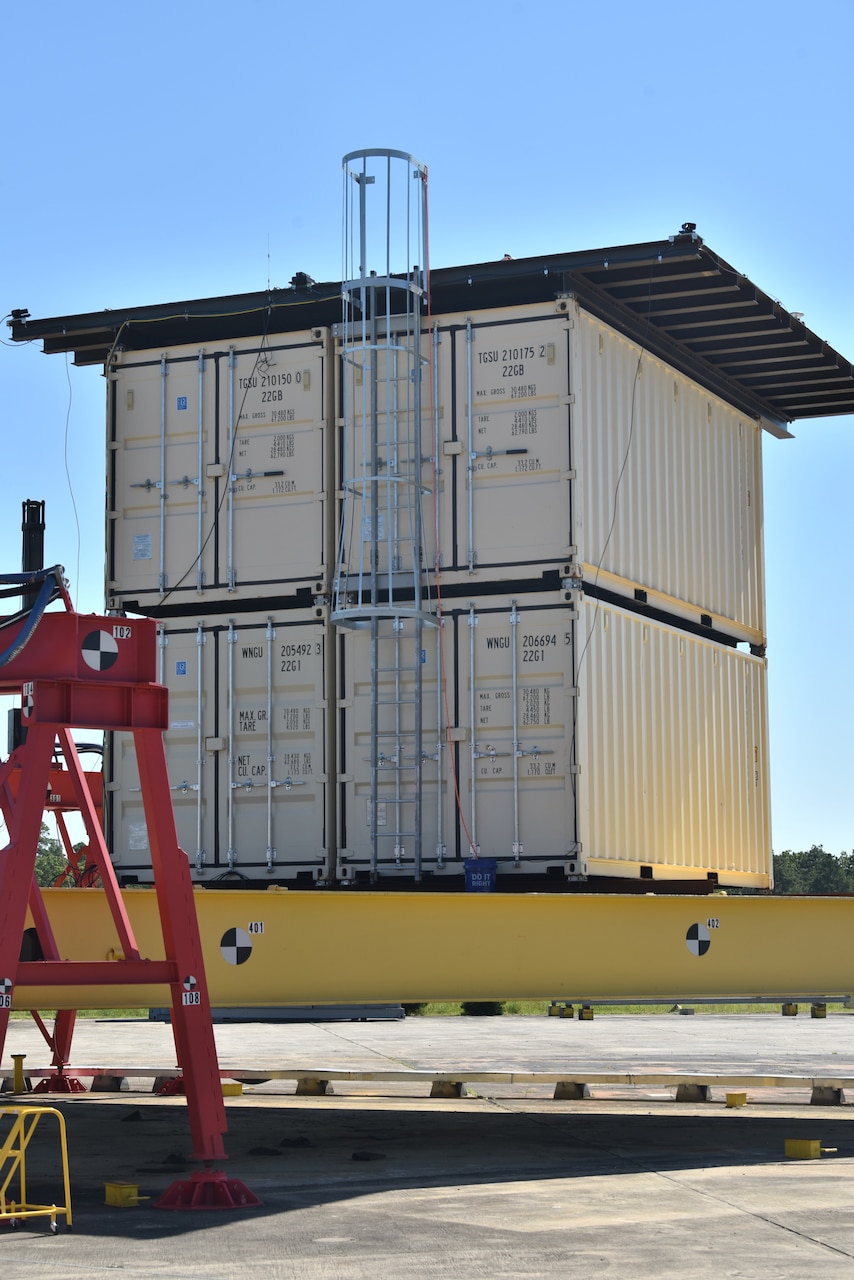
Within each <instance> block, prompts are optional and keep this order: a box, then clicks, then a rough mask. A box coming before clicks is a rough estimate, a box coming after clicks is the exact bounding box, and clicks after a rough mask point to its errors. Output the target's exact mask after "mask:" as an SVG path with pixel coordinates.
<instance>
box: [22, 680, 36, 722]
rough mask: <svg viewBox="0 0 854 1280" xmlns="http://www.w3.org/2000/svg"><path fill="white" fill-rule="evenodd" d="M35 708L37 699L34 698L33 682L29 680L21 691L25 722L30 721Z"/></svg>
mask: <svg viewBox="0 0 854 1280" xmlns="http://www.w3.org/2000/svg"><path fill="white" fill-rule="evenodd" d="M34 706H35V697H34V696H33V682H32V680H28V681H27V683H26V684H25V685H24V686H23V688H22V690H21V714H22V715H23V717H24V719H25V720H29V718H30V716H31V715H32V713H33V707H34Z"/></svg>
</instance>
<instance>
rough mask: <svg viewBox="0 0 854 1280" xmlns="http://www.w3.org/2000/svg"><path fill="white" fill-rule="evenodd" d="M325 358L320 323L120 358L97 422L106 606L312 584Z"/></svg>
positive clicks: (321, 495)
mask: <svg viewBox="0 0 854 1280" xmlns="http://www.w3.org/2000/svg"><path fill="white" fill-rule="evenodd" d="M326 366H327V356H326V331H325V330H313V331H311V332H308V331H306V332H300V333H296V334H292V335H288V337H287V339H286V340H283V339H282V338H281V337H277V338H275V339H270V340H268V339H265V338H260V337H259V338H254V339H242V340H241V341H239V342H235V343H232V344H229V346H228V347H226V348H222V349H218V350H208V351H199V350H192V349H190V348H188V347H179V348H176V349H174V350H172V351H169V352H167V353H162V354H161V353H156V352H147V353H140V354H139V355H134V356H133V357H131V356H127V355H126V356H124V357H123V361H122V363H120V364H119V365H118V367H117V368H116V370H115V372H114V373H112V374H111V389H112V396H111V410H110V419H111V420H110V423H109V425H108V521H107V595H108V599H109V602H110V603H111V604H112V605H113V606H114V607H119V608H121V607H123V606H124V605H125V604H127V603H128V602H131V603H132V602H134V601H135V602H137V604H138V606H139V607H140V608H141V609H145V608H146V607H147V606H150V607H155V606H158V605H163V604H168V605H170V606H171V607H174V606H176V605H178V604H180V603H181V602H182V601H185V600H186V598H187V596H188V595H189V596H193V597H200V598H204V599H205V600H208V601H211V600H225V599H228V600H233V601H239V602H241V603H244V604H245V603H246V602H248V601H253V600H255V599H258V598H262V597H265V596H266V597H268V598H270V597H275V596H278V595H284V596H288V595H293V594H294V592H295V591H296V590H297V589H298V588H299V587H301V586H307V587H308V589H309V590H311V591H313V592H315V593H317V592H320V591H322V590H323V589H324V586H325V577H326V574H327V568H328V563H329V548H328V541H329V537H328V532H327V529H326V524H325V502H326V496H327V492H328V486H329V477H328V476H327V473H326V469H327V431H326V430H325V427H326V421H327V416H326V415H327V398H328V389H327V383H326ZM238 607H239V606H238Z"/></svg>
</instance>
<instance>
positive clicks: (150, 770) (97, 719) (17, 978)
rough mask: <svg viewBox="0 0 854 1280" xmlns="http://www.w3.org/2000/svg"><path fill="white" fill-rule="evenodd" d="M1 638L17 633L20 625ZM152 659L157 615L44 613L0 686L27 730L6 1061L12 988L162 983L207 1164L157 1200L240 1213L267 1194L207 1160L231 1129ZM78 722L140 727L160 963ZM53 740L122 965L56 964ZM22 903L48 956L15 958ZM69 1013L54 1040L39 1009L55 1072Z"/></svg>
mask: <svg viewBox="0 0 854 1280" xmlns="http://www.w3.org/2000/svg"><path fill="white" fill-rule="evenodd" d="M3 634H4V636H6V635H9V634H12V635H14V630H12V631H11V632H10V631H8V630H7V631H5V632H4V633H3ZM93 636H95V637H96V640H97V641H99V642H100V643H101V644H102V645H103V646H104V647H105V656H104V657H103V659H101V658H100V656H99V655H96V658H95V662H96V663H97V662H98V661H101V662H102V664H103V666H104V670H99V669H98V668H97V666H93V659H92V656H91V650H90V651H89V652H88V656H87V651H86V646H87V644H89V643H90V642H91V640H92V637H93ZM155 653H156V623H155V622H154V621H152V620H151V619H133V620H117V619H116V618H109V617H100V616H97V615H86V616H83V615H79V614H74V613H70V612H68V613H45V614H44V615H43V617H42V618H41V619H40V621H39V622H38V625H37V627H36V629H35V631H34V632H33V635H32V637H31V639H30V640H29V642H28V643H27V644H26V645H25V647H24V649H23V650H22V651H21V652H20V653H18V654H17V655H16V656H15V657H13V658H12V660H11V661H9V662H7V663H6V665H5V666H3V667H0V692H2V693H12V694H19V695H21V698H22V718H21V720H22V726H23V727H24V728H25V729H26V738H25V741H24V743H23V745H22V746H19V747H17V748H16V750H14V751H13V752H12V754H11V755H10V756H9V758H8V759H7V760H6V761H5V762H4V763H3V764H2V765H0V807H1V808H2V812H3V817H4V819H5V822H6V826H7V829H8V833H9V843H8V844H7V845H6V847H5V848H4V849H0V1056H2V1052H3V1047H4V1044H5V1037H6V1027H7V1025H8V1019H9V1011H10V1009H11V1006H12V1003H13V991H14V987H15V986H17V985H23V986H26V987H36V988H38V987H40V986H60V985H64V986H87V985H89V986H91V985H107V986H116V987H121V986H123V985H134V984H139V983H144V984H151V983H163V984H165V985H166V984H168V986H169V988H170V992H171V999H172V1027H173V1032H174V1036H175V1048H176V1053H177V1059H178V1064H179V1066H180V1067H181V1069H182V1072H183V1076H184V1080H185V1082H186V1095H187V1109H188V1113H189V1122H190V1130H191V1134H192V1139H193V1159H195V1160H199V1161H202V1162H204V1164H205V1166H206V1168H205V1171H204V1172H202V1173H198V1174H195V1175H193V1179H192V1181H191V1182H190V1183H177V1184H175V1185H174V1187H173V1188H170V1191H169V1192H167V1193H166V1195H165V1196H164V1198H163V1200H162V1201H161V1205H162V1207H166V1208H197V1207H198V1208H202V1207H207V1208H210V1207H223V1208H225V1207H234V1206H237V1205H239V1206H241V1207H245V1206H247V1205H249V1204H257V1203H259V1201H258V1200H257V1199H256V1197H255V1196H254V1195H253V1194H252V1192H251V1191H249V1190H248V1189H247V1188H245V1187H244V1186H243V1184H242V1183H239V1182H238V1181H237V1180H234V1179H226V1178H225V1175H224V1174H223V1173H221V1172H219V1171H215V1170H213V1169H212V1168H211V1166H212V1165H213V1164H215V1163H218V1162H220V1161H222V1160H224V1159H225V1158H226V1154H225V1149H224V1146H223V1138H222V1135H223V1134H224V1133H225V1131H226V1128H227V1125H226V1119H225V1107H224V1104H223V1100H222V1088H221V1084H220V1075H219V1067H218V1064H217V1057H216V1046H215V1044H214V1035H213V1023H212V1019H211V1009H210V1000H209V997H208V989H207V983H206V980H205V970H204V963H203V958H202V946H201V939H200V936H199V930H198V923H197V919H196V911H195V905H194V902H193V887H192V882H191V878H190V870H189V864H188V861H187V855H186V854H185V853H184V851H183V850H182V849H181V848H180V847H179V845H178V837H177V833H176V829H175V819H174V815H173V812H172V801H171V796H170V791H169V780H168V776H167V772H166V758H165V753H164V749H163V738H162V732H163V729H164V728H166V726H167V723H168V718H167V692H166V689H165V688H163V686H162V685H158V684H156V683H154V681H153V678H152V677H153V675H154V661H155ZM117 676H118V677H119V678H118V679H117V678H116V677H117ZM72 728H77V729H106V730H117V731H124V732H129V733H132V735H133V740H134V746H135V749H136V756H137V764H138V769H139V779H140V787H141V791H142V799H143V805H144V811H145V820H146V825H147V829H148V839H149V845H150V849H151V860H152V866H153V870H154V886H155V891H156V893H157V903H158V910H159V915H160V924H161V929H162V934H163V944H164V951H165V955H166V959H165V960H151V959H146V958H145V957H143V956H141V955H140V951H139V948H138V946H137V943H136V939H135V938H134V934H133V929H132V927H131V923H130V920H129V918H128V914H127V911H126V910H125V906H124V903H123V901H122V897H121V892H120V890H119V886H118V882H117V880H116V876H115V872H114V870H113V865H112V862H111V859H110V856H109V852H108V850H107V847H106V843H105V841H104V836H103V832H102V830H101V825H100V821H99V811H98V808H99V807H98V806H96V803H95V801H94V799H93V796H92V792H91V790H90V787H89V785H88V783H87V779H86V774H85V773H84V771H83V768H82V765H81V763H80V758H79V756H78V753H77V748H76V746H75V743H74V740H73V738H72V736H71V729H72ZM57 740H58V742H59V745H60V747H61V750H62V755H63V757H64V760H65V765H66V769H67V778H66V779H64V781H65V783H66V786H65V792H66V795H65V800H66V807H68V803H67V802H68V800H69V795H68V789H69V788H70V792H71V795H72V796H73V800H74V807H76V808H77V809H79V811H80V813H81V815H82V818H83V822H84V824H85V827H86V832H87V835H88V838H89V848H88V850H87V853H86V858H87V864H88V865H91V866H92V867H93V868H94V869H95V870H96V871H97V873H98V874H99V875H100V878H101V882H102V884H103V888H104V892H105V895H106V899H107V903H108V905H109V909H110V912H111V914H112V917H113V922H114V925H115V929H116V935H117V953H118V954H119V956H120V957H121V958H119V959H116V960H105V961H100V960H92V961H68V960H62V959H61V958H60V953H59V950H58V948H57V944H56V940H55V938H54V934H53V930H52V928H51V924H50V919H49V917H48V912H47V908H46V905H45V902H44V899H43V897H42V894H41V890H40V889H39V886H38V884H37V882H36V878H35V859H36V854H37V851H38V843H39V836H40V833H41V824H42V818H43V815H44V811H45V808H46V804H47V800H48V797H49V796H50V784H51V779H52V776H53V772H52V771H53V769H54V767H55V766H54V754H55V747H56V743H57ZM12 779H14V782H13V781H12ZM70 892H74V890H70ZM28 907H29V910H30V914H31V916H32V919H33V923H34V925H35V929H36V932H37V935H38V939H39V943H40V945H41V950H42V954H43V956H44V959H41V960H21V959H20V958H19V957H20V953H21V946H22V942H23V937H24V929H25V925H26V917H27V908H28ZM120 1003H121V999H120V996H119V997H118V998H117V1004H120ZM75 1016H76V1015H75V1013H74V1012H72V1011H60V1012H59V1013H58V1014H57V1017H56V1024H55V1027H54V1032H53V1036H52V1037H51V1036H50V1034H49V1033H48V1032H47V1029H46V1028H45V1026H44V1023H43V1022H42V1021H41V1018H39V1017H38V1015H37V1014H35V1013H34V1017H35V1018H36V1021H37V1022H38V1024H39V1026H40V1027H41V1029H42V1033H43V1034H44V1035H45V1037H46V1038H47V1040H48V1043H49V1044H50V1045H51V1048H52V1049H53V1062H54V1065H55V1066H56V1067H57V1076H56V1078H55V1079H57V1080H61V1078H62V1076H63V1069H64V1067H66V1066H67V1064H68V1062H69V1056H70V1049H71V1038H72V1033H73V1030H74V1020H75ZM59 1087H60V1088H62V1087H63V1085H62V1084H61V1083H60V1084H59ZM66 1088H67V1086H66Z"/></svg>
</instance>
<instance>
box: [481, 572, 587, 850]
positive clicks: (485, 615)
mask: <svg viewBox="0 0 854 1280" xmlns="http://www.w3.org/2000/svg"><path fill="white" fill-rule="evenodd" d="M567 594H568V593H567ZM574 624H575V611H574V608H573V607H572V604H571V601H570V600H569V599H567V600H566V602H565V603H564V604H546V603H544V597H542V596H541V597H539V603H538V604H537V605H533V604H530V603H528V604H525V605H524V606H520V604H519V603H516V604H512V603H511V602H508V603H507V605H506V606H504V607H496V605H495V604H494V603H493V601H492V600H488V599H487V600H485V601H484V600H481V602H480V603H479V604H472V605H470V607H469V609H468V611H467V612H465V613H460V614H458V615H456V629H457V652H458V655H459V656H458V665H457V672H458V677H457V679H458V700H459V708H460V720H459V723H460V726H462V727H463V728H464V729H465V737H466V741H464V742H460V743H459V746H458V759H459V765H458V768H459V793H460V801H461V814H460V828H461V844H462V848H463V850H464V851H465V853H466V854H468V852H469V850H470V849H471V848H476V849H477V850H478V852H479V854H480V855H481V856H482V857H490V858H497V859H498V861H499V867H498V869H499V872H505V873H510V872H513V871H514V870H515V871H539V872H543V871H545V870H546V867H547V866H550V867H554V868H555V869H556V873H557V874H566V875H577V874H580V873H581V871H582V867H581V865H580V861H579V857H578V848H577V842H576V819H575V773H574V771H573V768H572V765H573V755H574V722H573V716H574V705H575V701H574V696H573V685H574V677H573V661H574Z"/></svg>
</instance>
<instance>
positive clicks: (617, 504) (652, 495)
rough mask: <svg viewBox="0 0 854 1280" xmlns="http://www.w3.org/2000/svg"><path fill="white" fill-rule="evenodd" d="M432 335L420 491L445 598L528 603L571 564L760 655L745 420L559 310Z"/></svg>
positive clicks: (470, 322) (502, 316)
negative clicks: (484, 596)
mask: <svg viewBox="0 0 854 1280" xmlns="http://www.w3.org/2000/svg"><path fill="white" fill-rule="evenodd" d="M434 323H435V331H434V339H431V343H430V347H429V352H430V353H431V354H430V359H431V362H432V364H433V368H432V369H431V377H430V385H431V388H432V394H431V407H430V410H429V413H428V416H429V418H430V422H429V424H428V423H427V422H426V421H425V426H424V435H425V439H430V438H432V436H433V434H435V435H436V436H437V438H438V449H435V448H434V451H433V452H434V455H435V457H436V468H437V471H438V474H437V475H436V476H435V477H434V476H433V474H432V459H431V470H430V471H428V470H426V469H425V473H424V489H425V493H427V492H429V493H430V494H431V495H433V494H437V495H438V515H437V516H435V518H433V517H434V512H433V501H434V500H433V498H432V496H431V498H430V499H429V500H428V501H426V503H425V506H426V507H427V509H428V510H429V511H430V515H428V519H427V524H428V527H429V525H430V524H431V522H432V524H433V525H434V528H435V531H436V532H435V534H434V537H433V542H434V544H437V545H438V560H439V565H440V571H441V575H442V579H443V581H444V583H445V585H446V587H447V588H448V590H449V591H453V592H458V591H460V590H463V589H465V586H466V583H469V584H470V589H471V590H472V591H475V592H482V591H483V589H484V586H483V584H491V583H496V582H512V583H515V584H524V583H526V582H527V583H528V585H529V586H531V587H534V588H536V587H537V586H543V585H544V583H543V575H544V574H549V573H552V574H558V575H562V574H563V573H564V570H563V568H562V565H563V563H564V562H565V561H570V562H572V563H573V564H574V566H575V567H574V568H573V573H576V572H577V573H579V574H581V575H583V577H584V578H585V580H586V581H588V582H591V583H593V582H595V583H596V585H597V586H598V587H599V588H600V589H602V590H609V591H611V592H613V593H616V594H617V595H621V596H623V597H626V598H629V599H632V598H635V597H636V595H637V593H638V592H640V593H643V594H645V596H646V600H647V602H648V603H649V604H650V606H651V607H653V606H654V607H656V608H658V609H659V611H660V612H662V613H663V614H670V615H672V617H673V619H674V620H677V619H679V620H683V621H686V622H691V623H693V624H697V625H701V624H702V625H706V626H709V627H713V628H715V629H717V630H720V631H723V632H725V633H726V634H728V635H731V636H732V637H734V638H735V639H738V640H744V641H746V642H748V643H752V644H754V645H757V646H759V645H762V644H764V641H765V616H764V603H763V601H764V575H763V560H762V536H761V535H762V482H761V427H760V425H759V423H758V422H756V421H754V420H752V419H750V418H748V417H746V416H745V415H744V414H740V413H738V412H737V411H736V410H735V409H733V408H732V407H731V406H730V405H728V404H727V403H726V402H725V401H723V400H720V399H718V398H717V397H716V396H714V395H713V394H712V393H710V392H708V391H706V390H705V389H704V388H702V387H701V386H700V385H699V384H698V383H695V382H693V381H691V380H690V379H689V378H687V377H685V376H684V375H683V374H681V373H679V372H677V371H676V370H675V369H673V368H671V367H670V366H669V365H667V364H666V363H665V362H664V361H662V360H660V359H658V358H657V357H654V356H652V355H651V354H650V353H648V352H645V351H643V350H642V348H641V347H639V346H638V345H637V344H635V343H633V342H631V341H630V340H629V339H627V338H625V337H624V336H623V335H621V334H620V333H619V332H618V331H617V330H616V329H613V328H611V327H610V326H608V325H606V324H604V323H603V322H601V321H599V320H597V319H596V318H595V317H593V316H592V315H590V314H589V313H588V312H586V311H584V309H583V308H582V307H580V306H579V305H578V303H576V302H575V301H573V300H571V299H558V300H557V301H556V302H554V303H551V304H537V305H534V306H530V307H510V308H504V309H500V310H499V309H495V310H489V311H481V312H477V313H474V314H473V315H472V316H470V317H466V316H463V315H460V316H457V317H453V316H439V317H436V318H435V321H434ZM423 350H424V352H425V353H426V352H427V351H428V348H427V347H426V345H425V347H424V348H423ZM432 532H433V531H432V530H431V533H432ZM429 542H430V540H429V539H428V545H429ZM429 559H430V563H431V565H435V562H436V553H435V550H434V551H433V553H432V555H430V557H429ZM516 589H518V586H517V588H516Z"/></svg>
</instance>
